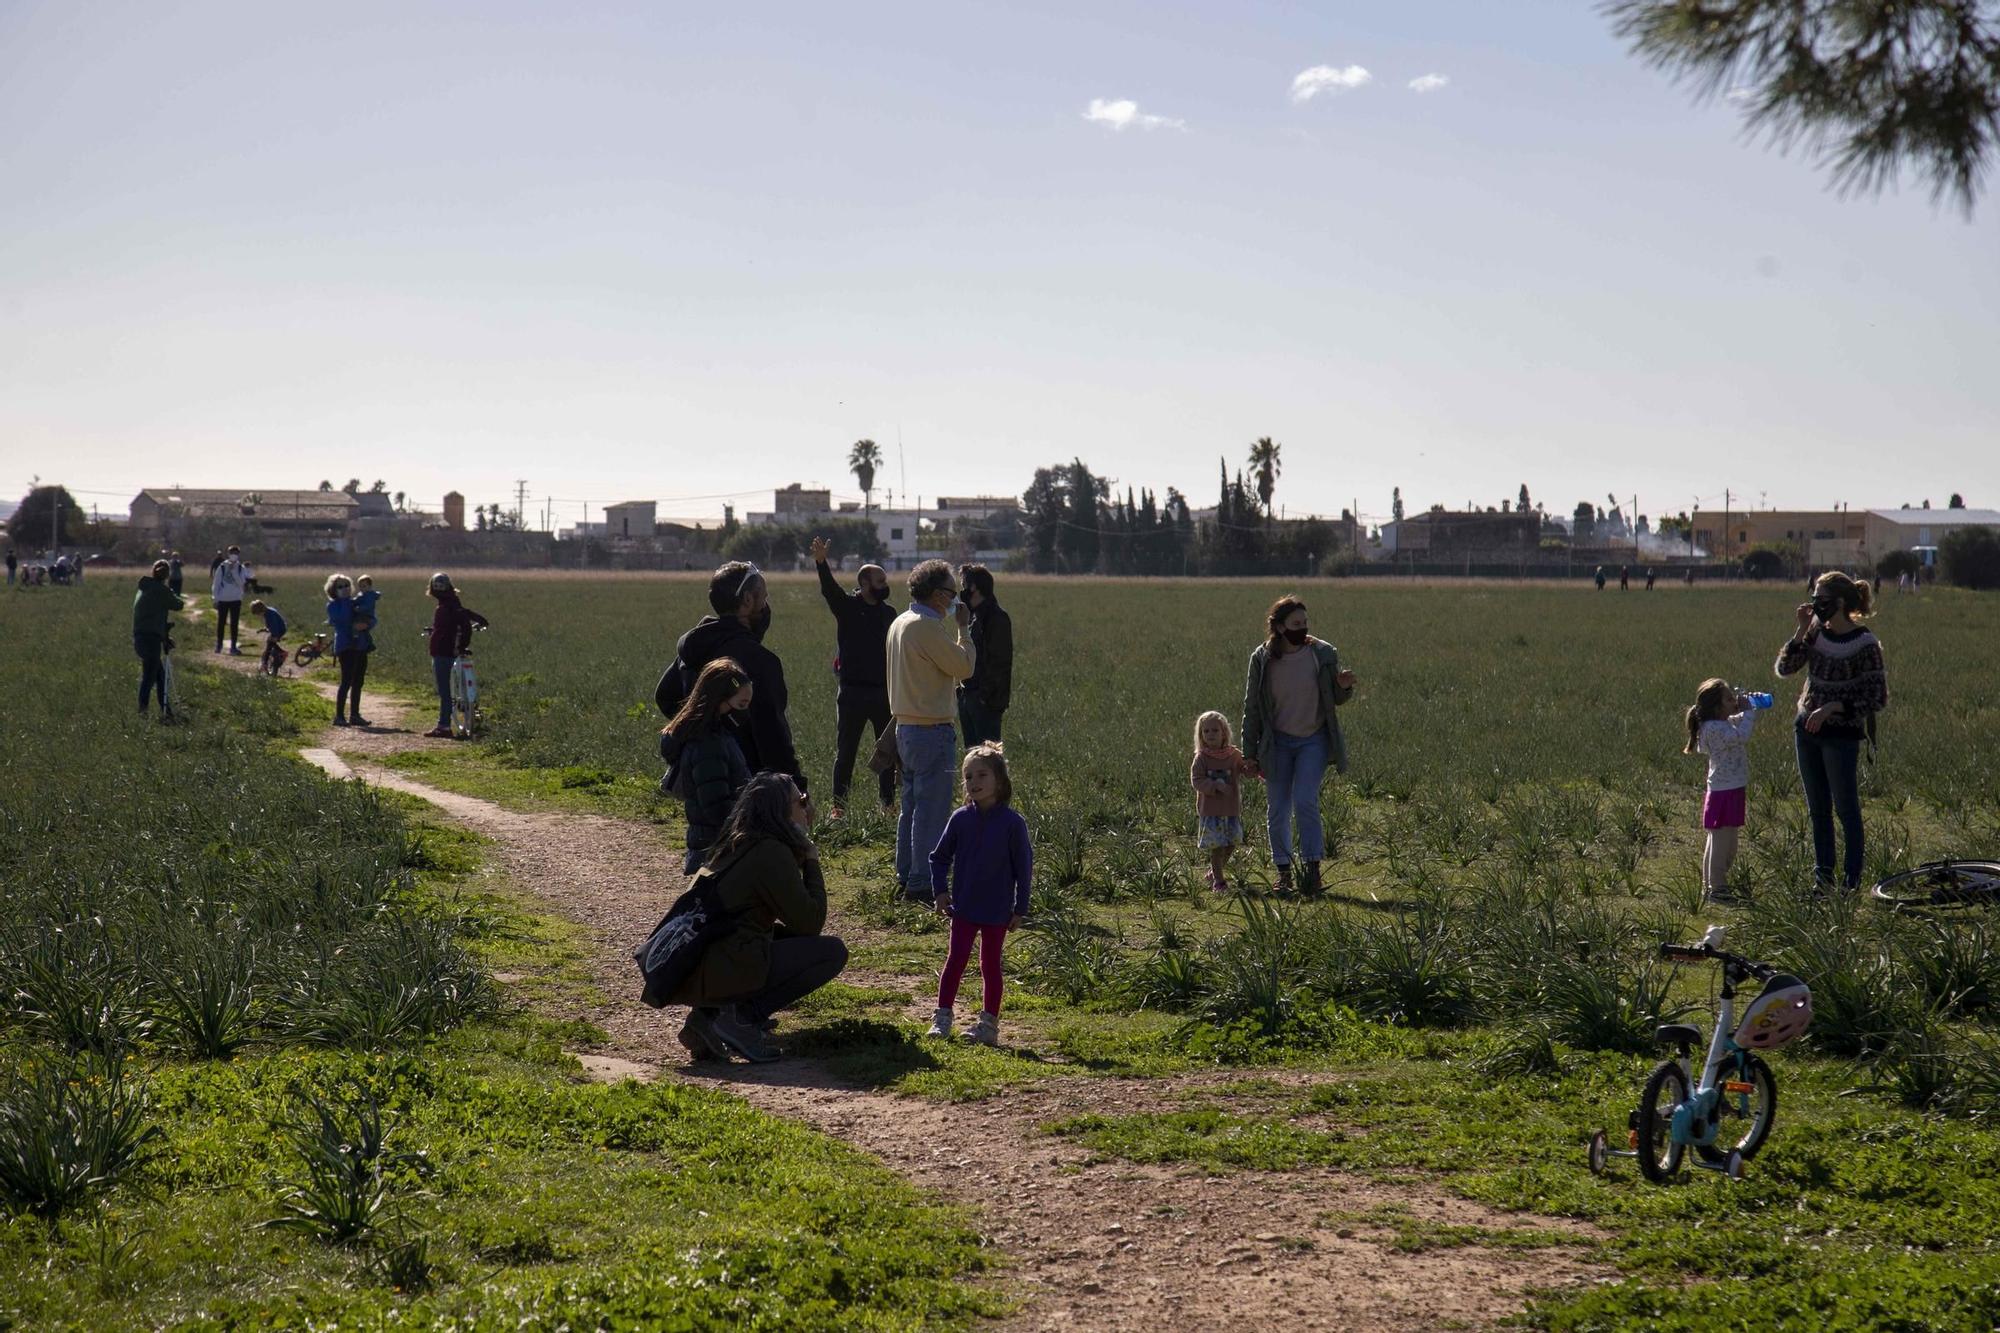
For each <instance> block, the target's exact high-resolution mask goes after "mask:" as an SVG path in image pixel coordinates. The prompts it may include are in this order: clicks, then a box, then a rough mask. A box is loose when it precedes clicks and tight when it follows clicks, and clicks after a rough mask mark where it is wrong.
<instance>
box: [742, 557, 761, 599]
mask: <svg viewBox="0 0 2000 1333" xmlns="http://www.w3.org/2000/svg"><path fill="white" fill-rule="evenodd" d="M763 577H764V571H763V570H761V569H759V568H757V566H756V565H755V564H752V565H751V566H750V568H748V569H746V570H744V571H743V578H742V580H741V581H740V582H738V583H737V585H736V600H737V601H739V602H740V601H742V600H743V592H744V590H745V589H746V588H748V587H749V586H750V580H751V579H761V578H763Z"/></svg>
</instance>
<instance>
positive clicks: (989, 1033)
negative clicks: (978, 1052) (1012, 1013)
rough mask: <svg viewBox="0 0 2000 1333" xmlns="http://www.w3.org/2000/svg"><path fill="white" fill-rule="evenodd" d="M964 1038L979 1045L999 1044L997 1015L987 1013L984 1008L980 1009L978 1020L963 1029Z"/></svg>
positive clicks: (998, 1019) (998, 1020)
mask: <svg viewBox="0 0 2000 1333" xmlns="http://www.w3.org/2000/svg"><path fill="white" fill-rule="evenodd" d="M965 1039H966V1040H967V1041H976V1042H978V1043H979V1044H980V1045H981V1046H998V1045H999V1044H1000V1018H999V1016H998V1015H996V1014H989V1013H987V1012H986V1011H985V1010H984V1009H982V1010H980V1011H979V1021H978V1022H976V1023H974V1024H973V1025H972V1026H971V1027H969V1028H967V1029H966V1030H965Z"/></svg>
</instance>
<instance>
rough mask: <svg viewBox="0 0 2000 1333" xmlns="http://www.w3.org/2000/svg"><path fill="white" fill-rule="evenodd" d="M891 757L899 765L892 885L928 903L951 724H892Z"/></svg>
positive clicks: (945, 797)
mask: <svg viewBox="0 0 2000 1333" xmlns="http://www.w3.org/2000/svg"><path fill="white" fill-rule="evenodd" d="M896 751H897V753H898V754H900V755H901V756H902V761H903V808H902V811H901V812H900V813H899V814H898V815H897V816H896V883H897V884H899V885H901V886H902V887H903V888H904V889H905V890H906V891H907V890H908V889H909V888H910V886H911V885H912V884H914V885H917V886H919V887H920V888H921V890H922V894H923V897H925V898H929V897H930V880H931V852H932V850H933V849H934V848H936V846H937V845H938V839H939V838H941V837H943V836H944V825H945V821H946V820H947V819H949V818H951V797H952V778H953V776H954V775H953V773H952V769H953V766H954V763H955V761H956V760H957V759H958V736H957V734H956V733H955V732H953V731H952V727H951V723H949V722H937V723H932V724H930V725H927V726H912V725H911V724H909V723H907V722H898V723H897V724H896Z"/></svg>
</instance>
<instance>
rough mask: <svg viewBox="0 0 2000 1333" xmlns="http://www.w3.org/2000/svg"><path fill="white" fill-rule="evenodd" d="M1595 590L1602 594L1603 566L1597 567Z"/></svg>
mask: <svg viewBox="0 0 2000 1333" xmlns="http://www.w3.org/2000/svg"><path fill="white" fill-rule="evenodd" d="M1597 590H1598V591H1599V592H1603V591H1604V566H1603V565H1599V566H1598V567H1597Z"/></svg>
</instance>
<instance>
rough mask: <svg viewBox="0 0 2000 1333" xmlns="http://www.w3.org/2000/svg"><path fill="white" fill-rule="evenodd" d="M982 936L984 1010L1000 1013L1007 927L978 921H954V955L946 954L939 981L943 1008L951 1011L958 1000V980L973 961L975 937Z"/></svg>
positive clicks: (980, 960)
mask: <svg viewBox="0 0 2000 1333" xmlns="http://www.w3.org/2000/svg"><path fill="white" fill-rule="evenodd" d="M975 935H977V936H978V937H979V992H980V1002H981V1007H982V1008H984V1009H985V1010H986V1012H987V1013H989V1014H992V1015H994V1016H996V1017H997V1016H998V1015H999V1013H1000V982H1001V976H1000V946H1001V945H1003V944H1005V943H1006V942H1007V926H1006V923H1004V922H1003V923H1001V924H1000V925H997V926H985V925H981V924H980V923H979V922H977V921H967V920H966V919H965V918H964V917H957V916H955V917H953V918H952V919H951V952H950V953H948V954H946V955H945V959H944V976H943V977H941V978H940V979H939V981H938V1002H937V1007H938V1008H940V1009H949V1008H951V1007H952V1005H953V1004H955V1003H957V1001H958V979H959V978H960V977H962V976H964V975H965V965H966V963H968V962H970V961H971V959H972V937H973V936H975Z"/></svg>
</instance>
